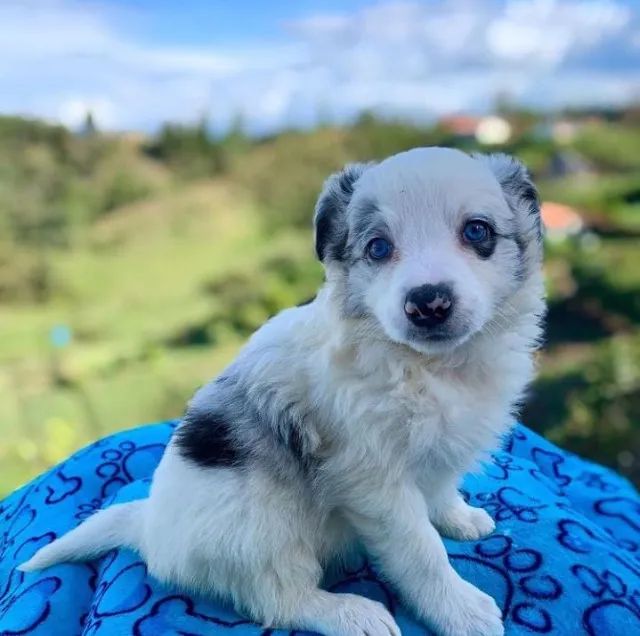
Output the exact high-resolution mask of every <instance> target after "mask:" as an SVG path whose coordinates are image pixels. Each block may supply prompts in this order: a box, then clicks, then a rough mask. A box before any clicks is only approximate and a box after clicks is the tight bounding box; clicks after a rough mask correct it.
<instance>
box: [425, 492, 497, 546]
mask: <svg viewBox="0 0 640 636" xmlns="http://www.w3.org/2000/svg"><path fill="white" fill-rule="evenodd" d="M434 517H435V518H434V519H433V520H432V521H433V524H434V525H435V526H436V528H437V529H438V531H439V532H440V534H442V535H443V536H445V537H449V538H450V539H457V540H458V541H475V540H476V539H482V537H486V536H487V535H488V534H491V533H492V532H493V531H494V530H495V529H496V524H495V522H494V521H493V519H492V518H491V516H490V515H489V513H487V512H486V511H485V510H483V509H482V508H474V507H473V506H470V505H468V504H466V503H465V502H463V501H460V502H459V503H458V504H457V505H455V506H454V507H452V508H450V509H448V510H442V511H439V513H438V514H437V515H435V516H434Z"/></svg>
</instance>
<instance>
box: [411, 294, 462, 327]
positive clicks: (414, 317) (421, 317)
mask: <svg viewBox="0 0 640 636" xmlns="http://www.w3.org/2000/svg"><path fill="white" fill-rule="evenodd" d="M453 300H454V298H453V291H452V290H451V287H449V285H445V284H443V283H441V284H439V285H422V286H421V287H414V288H413V289H411V290H409V293H408V294H407V297H406V298H405V301H404V313H405V314H406V315H407V318H408V319H409V320H410V321H411V322H412V323H413V324H414V325H416V326H417V327H435V326H437V325H441V324H442V323H443V322H445V321H446V320H447V318H448V317H449V315H450V314H451V310H452V309H453Z"/></svg>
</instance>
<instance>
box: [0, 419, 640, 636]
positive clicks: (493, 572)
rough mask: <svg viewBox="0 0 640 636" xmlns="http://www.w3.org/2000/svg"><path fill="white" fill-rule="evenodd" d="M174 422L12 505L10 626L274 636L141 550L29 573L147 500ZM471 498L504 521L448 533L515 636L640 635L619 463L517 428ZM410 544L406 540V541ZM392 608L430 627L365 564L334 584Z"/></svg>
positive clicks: (630, 503) (639, 595) (639, 599)
mask: <svg viewBox="0 0 640 636" xmlns="http://www.w3.org/2000/svg"><path fill="white" fill-rule="evenodd" d="M175 426H176V422H165V423H161V424H155V425H151V426H146V427H142V428H137V429H134V430H131V431H125V432H123V433H118V434H116V435H113V436H111V437H108V438H105V439H102V440H100V441H98V442H96V443H95V444H93V445H91V446H89V447H88V448H86V449H84V450H82V451H80V452H78V453H76V454H75V455H73V456H72V457H70V458H69V459H68V460H67V461H66V462H64V463H63V464H61V465H59V466H57V467H55V468H53V469H52V470H50V471H49V472H47V473H46V474H44V475H42V476H41V477H39V478H37V479H36V480H34V481H33V482H32V483H30V484H28V485H27V486H25V487H23V488H22V489H20V490H18V491H17V492H15V493H14V494H12V495H11V496H9V497H8V498H7V499H5V500H4V501H3V502H2V503H1V504H0V634H2V635H3V636H10V635H11V636H12V635H17V634H28V635H33V636H39V635H46V636H57V635H61V636H72V635H73V634H83V635H97V634H100V635H103V634H122V635H124V634H136V635H140V636H148V635H149V636H151V635H154V636H157V635H159V634H188V635H190V636H199V635H205V634H229V635H230V636H231V634H232V636H244V635H251V636H253V635H256V636H257V635H261V634H262V635H264V636H266V635H267V634H272V633H276V632H272V631H271V630H265V629H263V628H261V627H259V626H257V625H254V624H252V623H250V622H248V621H247V620H245V619H243V618H242V617H240V616H238V615H237V614H236V613H235V612H234V611H233V609H231V608H230V607H227V606H223V605H220V604H217V603H215V602H213V601H211V600H207V599H202V598H192V597H189V596H187V595H185V594H184V593H183V592H182V591H181V590H179V589H173V588H171V587H167V586H165V585H162V584H160V583H158V582H157V581H155V580H154V579H153V578H152V577H150V576H148V575H147V572H146V568H145V565H144V563H143V562H141V561H140V559H139V557H138V556H137V555H136V554H134V553H133V552H129V551H126V550H120V551H118V552H111V553H109V554H107V555H106V556H104V557H103V558H102V559H100V560H98V561H96V562H94V563H86V564H64V565H58V566H55V567H52V568H50V569H48V570H46V571H44V572H36V573H30V574H23V573H21V572H18V571H17V570H16V566H17V565H18V564H20V563H21V562H23V561H25V560H26V559H28V558H29V557H30V556H31V555H32V554H33V553H34V552H35V551H36V550H37V549H38V548H40V547H41V546H43V545H45V544H46V543H48V542H50V541H52V540H53V539H54V538H55V537H58V536H60V535H61V534H63V533H64V532H66V531H67V530H69V529H70V528H73V527H74V526H75V525H76V524H78V523H80V522H81V521H82V520H83V519H85V518H86V517H88V516H89V515H91V514H93V513H94V512H95V511H96V510H98V509H99V508H101V507H104V506H108V505H109V504H111V503H114V502H118V501H128V500H131V499H136V498H140V497H144V496H145V494H146V493H147V490H148V488H149V483H150V480H151V476H152V473H153V470H154V468H155V467H156V465H157V464H158V462H159V460H160V457H161V455H162V452H163V450H164V447H165V445H166V443H167V441H168V439H169V437H170V436H171V433H172V431H173V429H174V428H175ZM464 494H465V496H466V497H467V498H468V500H469V501H470V503H471V504H473V505H476V506H482V507H484V508H485V509H486V510H487V511H488V512H489V513H490V514H491V515H492V516H493V517H494V519H496V521H497V529H496V531H495V533H494V534H492V535H491V536H489V537H487V538H485V539H484V540H480V541H475V542H458V541H450V540H446V541H445V543H446V546H447V550H448V552H449V557H450V560H451V563H452V564H453V566H454V567H455V568H456V569H457V570H458V571H459V572H460V574H461V575H462V576H464V577H465V578H466V579H468V580H469V581H472V582H473V583H474V584H475V585H477V586H478V587H480V588H481V589H483V590H484V591H485V592H487V593H489V594H491V595H492V596H493V597H494V598H495V599H496V600H497V602H498V605H499V606H500V607H501V608H502V610H503V614H504V616H505V621H506V628H507V629H506V631H507V634H563V635H567V636H569V635H570V636H575V635H576V634H598V635H612V636H613V635H620V634H622V635H625V636H631V635H632V634H640V497H639V496H638V493H637V492H636V491H635V490H634V488H633V487H632V486H631V485H630V484H629V483H628V482H627V481H625V480H624V479H622V478H621V477H619V476H617V475H616V474H614V473H612V472H611V471H609V470H607V469H604V468H601V467H599V466H596V465H593V464H590V463H588V462H585V461H584V460H582V459H579V458H578V457H575V456H573V455H571V454H569V453H567V452H564V451H562V450H559V449H558V448H557V447H555V446H553V445H552V444H550V443H549V442H547V441H545V440H544V439H542V438H541V437H539V436H538V435H536V434H535V433H533V432H531V431H529V430H528V429H526V428H524V427H523V426H517V427H516V428H515V429H514V431H513V433H512V435H511V436H510V437H509V438H508V439H507V441H506V442H505V444H504V447H503V450H501V451H500V452H497V453H495V454H494V455H493V457H492V461H491V462H490V463H488V464H487V465H486V470H485V472H484V474H482V475H477V476H469V477H467V478H466V480H465V482H464ZM399 549H401V546H399ZM328 587H330V588H331V589H333V590H335V591H345V592H346V591H349V592H355V593H358V594H363V595H365V596H369V597H371V598H374V599H376V600H380V601H382V602H384V603H385V605H386V606H387V607H388V608H389V610H390V611H391V612H392V614H394V616H395V617H396V620H397V621H398V624H399V625H400V628H401V630H402V633H403V634H405V635H413V634H425V633H428V632H427V631H426V630H425V628H424V627H423V626H421V625H420V624H418V623H417V622H416V621H415V620H413V619H412V618H411V616H410V615H409V614H408V613H407V611H406V610H405V609H404V608H403V607H402V606H401V605H400V604H399V603H398V601H397V599H396V597H395V596H394V595H393V592H392V591H391V590H390V589H389V587H388V586H387V585H386V584H385V583H383V582H381V581H380V580H379V579H378V578H377V576H376V574H375V572H374V570H373V569H372V568H371V567H370V566H369V565H368V564H367V563H366V562H365V561H363V563H362V564H361V567H360V568H359V569H357V570H355V571H350V572H344V573H343V575H342V578H341V579H340V580H337V581H332V582H329V583H328Z"/></svg>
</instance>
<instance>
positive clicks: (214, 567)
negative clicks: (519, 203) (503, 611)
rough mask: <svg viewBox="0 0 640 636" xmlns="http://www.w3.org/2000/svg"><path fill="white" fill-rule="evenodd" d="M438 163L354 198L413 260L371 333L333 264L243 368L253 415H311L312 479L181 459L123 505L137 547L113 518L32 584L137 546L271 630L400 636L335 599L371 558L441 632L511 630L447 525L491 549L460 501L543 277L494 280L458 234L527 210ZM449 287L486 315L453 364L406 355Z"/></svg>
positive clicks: (90, 527)
mask: <svg viewBox="0 0 640 636" xmlns="http://www.w3.org/2000/svg"><path fill="white" fill-rule="evenodd" d="M437 150H438V149H436V150H430V151H412V152H413V154H412V153H411V152H410V153H405V154H403V155H400V156H399V158H392V159H391V160H388V162H383V163H382V164H380V165H378V166H376V167H374V168H372V169H371V170H370V171H368V172H365V173H364V175H363V176H362V177H361V180H360V181H358V183H357V187H356V190H355V192H354V200H356V199H357V197H362V196H364V195H365V194H367V195H371V196H375V197H376V200H377V201H378V202H379V203H380V206H381V207H382V208H384V213H385V216H386V218H387V219H388V220H389V224H390V225H391V226H392V227H393V228H394V229H395V232H396V233H397V236H398V237H399V238H398V239H397V241H398V244H399V246H400V247H401V250H402V252H401V254H400V258H399V260H398V261H397V262H396V263H394V264H390V265H389V268H388V269H387V270H386V271H385V272H382V271H381V273H380V275H379V276H377V277H375V279H374V280H373V281H372V282H369V283H367V288H366V294H365V298H366V300H365V302H366V303H367V306H368V308H369V310H370V312H371V316H373V319H369V320H365V321H362V320H359V319H357V318H345V317H344V316H343V315H342V314H341V306H342V302H343V297H344V293H345V291H344V287H343V285H342V282H343V281H342V278H341V276H342V274H341V271H340V265H339V264H338V263H333V262H328V263H325V264H326V267H327V283H326V285H325V286H324V287H323V289H322V290H321V291H320V293H319V295H318V297H317V298H316V300H315V301H314V302H313V303H311V304H310V305H307V306H304V307H300V308H294V309H288V310H285V311H283V312H282V313H281V314H279V315H278V316H277V317H275V318H274V319H272V320H270V321H269V322H268V323H267V324H266V325H264V326H263V327H262V328H261V329H260V330H259V331H258V332H257V333H256V334H255V335H254V336H253V337H252V338H251V339H250V341H249V343H248V344H247V345H246V347H245V348H244V349H243V351H242V352H241V354H240V356H239V357H238V359H237V360H236V361H235V362H234V365H233V367H232V368H233V371H234V373H236V374H239V375H240V376H242V377H243V378H245V380H246V386H247V387H249V388H248V390H247V396H246V397H247V400H250V401H251V403H252V404H257V405H258V407H259V408H260V409H262V410H264V411H265V412H266V411H268V410H269V409H272V410H273V409H276V410H277V408H278V405H283V404H291V403H295V404H304V405H306V406H307V407H308V408H309V410H311V411H312V412H313V413H314V416H313V417H312V418H310V419H309V420H307V421H305V426H306V430H305V435H306V439H307V443H308V449H307V450H308V451H309V452H310V453H311V454H312V455H313V456H314V457H315V458H318V459H319V468H318V471H317V473H316V474H315V477H314V479H313V481H312V482H310V481H307V480H305V479H291V478H290V477H287V476H286V475H280V474H278V473H275V472H274V471H271V470H268V469H266V468H265V467H264V466H263V465H261V464H260V463H259V462H247V463H246V464H244V465H243V466H242V467H240V468H237V469H236V468H234V469H229V468H207V469H205V468H202V467H199V466H197V465H195V464H192V463H190V462H188V461H186V460H185V459H184V458H183V457H182V456H181V455H180V453H179V452H178V450H177V448H176V445H175V444H171V445H170V446H169V447H168V449H167V452H166V454H165V456H164V457H163V459H162V461H161V463H160V465H159V467H158V469H157V471H156V473H155V475H154V480H153V484H152V488H151V493H150V495H149V498H148V499H147V500H145V502H144V503H140V504H133V505H129V506H130V507H129V508H126V506H127V505H125V508H120V510H121V511H122V510H125V511H127V515H128V518H129V519H130V523H132V524H135V531H134V530H131V531H127V532H126V533H125V532H124V531H114V530H113V527H112V528H111V530H110V529H109V526H110V523H109V519H108V518H107V515H109V514H112V515H113V519H116V518H117V517H118V515H115V514H113V513H112V512H110V511H112V510H114V508H112V509H110V510H107V511H103V512H99V513H98V514H97V515H96V516H95V517H92V518H91V519H90V520H89V521H88V522H86V523H85V524H83V525H81V526H80V527H79V528H78V529H76V530H73V531H72V532H71V533H70V534H68V535H67V536H65V537H63V538H62V539H60V540H58V541H56V542H54V543H53V544H51V545H49V546H47V547H45V548H43V549H42V550H41V551H40V552H38V553H37V554H36V556H35V557H33V559H32V560H31V561H29V562H28V563H26V564H24V565H23V566H22V569H23V570H25V571H29V570H32V569H37V568H41V567H47V566H48V565H52V564H54V563H57V562H59V561H61V560H66V559H85V558H91V557H93V556H95V555H96V554H97V553H99V552H101V551H103V550H104V549H107V548H110V547H113V546H114V545H117V544H121V545H126V546H129V547H134V548H135V549H137V550H138V551H139V552H140V554H141V555H142V557H143V558H144V560H145V561H146V563H147V564H148V567H149V571H150V572H151V574H153V575H154V576H156V577H157V578H159V579H161V580H163V581H167V582H170V583H174V584H177V585H179V586H183V587H185V588H188V589H190V590H194V591H197V592H200V593H205V594H212V595H217V596H221V597H224V598H228V599H230V600H231V601H232V602H233V603H234V605H235V607H236V608H237V609H238V611H240V612H242V613H244V614H246V615H248V616H250V617H251V618H253V619H254V620H257V621H259V622H261V623H263V624H265V625H270V626H275V627H281V628H295V629H308V630H313V631H317V632H321V633H325V634H331V635H334V634H336V635H339V636H356V635H357V636H363V635H364V634H368V635H369V636H379V635H385V636H388V634H394V635H395V634H399V630H398V627H397V625H396V624H395V621H394V619H393V618H392V617H391V615H390V614H389V613H388V612H387V611H386V610H385V609H384V608H383V607H382V606H381V605H379V604H377V603H373V602H372V601H369V600H367V599H363V598H359V597H357V596H352V595H337V594H331V593H328V592H324V591H321V590H320V588H319V585H320V582H321V578H322V574H323V569H324V568H325V567H326V566H327V565H328V564H330V563H331V562H332V561H335V560H336V558H339V557H341V556H342V557H344V556H345V555H347V554H348V553H349V552H350V550H351V549H353V546H354V545H357V544H359V543H362V544H364V547H365V548H366V550H367V551H368V553H369V555H370V556H371V558H372V559H373V560H374V561H375V563H376V564H377V566H378V567H379V568H380V570H381V571H382V573H383V574H384V576H385V577H386V578H387V579H388V580H390V581H391V583H392V584H393V585H394V586H395V588H396V590H397V591H398V593H399V594H400V595H401V597H402V599H403V601H404V602H405V603H406V604H407V605H408V606H409V607H410V608H411V610H412V611H413V612H414V613H415V614H416V616H417V617H418V618H419V619H420V620H422V621H424V622H425V623H426V624H428V625H429V627H430V628H431V629H433V630H434V631H435V632H437V633H438V634H441V635H445V636H481V635H482V636H487V635H489V636H498V635H500V634H502V633H503V626H502V622H501V619H500V610H499V609H498V607H497V606H496V604H495V602H494V601H493V599H491V598H490V597H489V596H487V595H486V594H484V593H483V592H481V591H480V590H478V589H477V588H475V587H474V586H472V585H471V584H469V583H467V582H466V581H464V580H463V579H461V578H460V577H459V576H458V574H457V573H456V572H455V571H454V569H453V568H452V567H451V565H450V564H449V562H448V559H447V555H446V552H445V549H444V546H443V544H442V541H441V539H440V537H439V535H438V532H437V531H436V528H437V529H438V530H439V531H440V532H442V533H443V534H446V535H448V536H451V537H454V538H457V539H478V538H480V537H482V536H484V535H486V534H488V533H490V532H491V531H492V530H493V528H494V527H495V526H494V523H493V521H492V520H491V518H490V517H489V515H487V514H486V512H484V511H482V510H478V509H475V508H472V507H470V506H468V505H467V504H466V503H465V502H464V501H463V499H462V498H461V496H460V495H459V493H458V491H457V486H458V483H459V480H460V478H461V476H462V475H463V474H464V473H465V472H467V471H469V470H470V469H473V468H474V465H475V462H476V461H477V459H478V457H479V453H481V452H482V451H486V450H487V449H490V448H492V447H494V446H495V445H496V443H497V440H498V438H499V436H500V435H501V434H503V433H504V432H505V431H506V430H507V427H508V426H509V423H510V420H511V412H512V409H513V408H514V403H515V402H516V401H517V400H519V399H520V397H521V395H522V391H523V389H524V387H525V386H526V385H527V383H528V382H529V381H530V380H531V377H532V373H533V364H532V355H531V354H532V350H533V349H534V347H535V343H536V341H537V338H538V335H539V326H538V323H539V316H540V314H541V313H542V311H543V301H542V300H541V298H542V282H541V274H540V271H539V266H538V265H536V267H535V268H534V270H532V271H530V272H529V273H528V275H527V276H526V279H525V280H524V281H523V282H520V283H517V282H516V281H507V280H505V276H504V274H502V273H501V272H502V270H501V269H500V268H501V267H507V263H508V262H509V260H508V259H510V258H512V257H513V255H512V254H511V253H510V252H509V248H508V247H504V250H506V251H505V252H504V253H497V258H498V265H495V264H494V265H492V264H491V262H490V260H489V261H487V262H480V261H478V259H477V258H475V257H474V256H473V255H471V254H469V253H467V252H465V251H464V250H462V249H461V248H460V247H459V246H458V245H457V244H456V242H455V228H454V229H452V227H453V226H454V225H455V223H454V221H455V219H456V218H457V217H458V216H459V215H460V214H461V210H464V209H466V208H468V207H470V206H475V207H474V209H475V210H478V209H480V208H481V209H482V210H486V211H487V212H490V213H491V214H493V215H494V216H497V222H498V223H503V222H504V223H506V222H507V220H508V219H509V218H511V217H513V211H512V210H510V209H509V207H508V205H507V201H506V200H505V197H504V196H503V193H502V191H501V188H500V186H499V184H498V182H497V180H496V178H495V177H494V175H493V173H492V172H491V171H490V169H489V168H488V167H487V166H486V165H485V164H484V163H482V162H481V161H479V160H476V159H470V158H469V157H466V156H465V155H462V154H461V153H452V152H451V151H446V150H441V151H440V152H438V151H437ZM425 152H426V154H425ZM394 159H395V161H394ZM416 210H419V211H420V214H418V213H417V212H416ZM425 216H428V218H429V223H428V224H425V223H424V222H423V221H422V220H421V219H423V218H424V217H425ZM499 259H502V265H500V264H499V263H500V260H499ZM444 276H446V277H447V278H448V279H450V280H453V281H454V283H455V284H456V288H457V290H458V292H459V294H460V297H461V301H460V302H461V303H462V304H463V305H464V307H465V308H466V310H467V311H468V312H469V315H470V316H471V317H472V324H471V327H470V329H469V331H468V333H465V334H464V336H463V337H461V338H460V339H459V340H458V341H457V342H455V343H454V344H453V345H451V346H449V347H446V348H443V347H442V346H441V347H438V348H433V349H430V348H429V347H427V346H425V345H424V343H422V344H415V343H412V342H407V341H405V338H404V336H403V335H402V332H401V329H400V326H399V325H400V324H401V322H402V320H403V319H404V318H403V316H402V313H401V311H402V303H401V302H400V299H401V297H403V294H405V293H406V290H407V289H408V288H409V287H411V286H412V285H420V284H423V283H425V282H434V283H436V282H438V281H439V280H441V279H442V277H444ZM274 386H276V387H279V389H278V390H279V393H278V397H277V403H276V404H275V405H274V403H273V399H274V398H273V392H272V391H270V390H269V389H270V387H274ZM216 390H217V389H216V387H215V385H213V384H212V385H209V386H208V387H205V388H204V389H202V390H201V391H200V392H199V393H198V394H196V396H195V398H194V400H193V402H192V406H193V405H195V406H198V405H203V406H206V405H207V403H208V401H210V400H213V399H214V393H215V391H216ZM134 506H135V507H134ZM134 512H135V513H136V514H135V521H134V519H133V516H132V515H133V513H134ZM122 514H124V513H122ZM100 520H104V523H101V522H100ZM114 532H115V534H114ZM120 535H122V536H120ZM125 535H126V536H125ZM129 535H131V536H129Z"/></svg>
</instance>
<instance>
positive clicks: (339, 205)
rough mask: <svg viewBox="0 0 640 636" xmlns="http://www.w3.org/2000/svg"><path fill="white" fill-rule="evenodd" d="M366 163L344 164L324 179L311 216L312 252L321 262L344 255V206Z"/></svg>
mask: <svg viewBox="0 0 640 636" xmlns="http://www.w3.org/2000/svg"><path fill="white" fill-rule="evenodd" d="M370 165H371V164H366V163H350V164H347V165H346V166H345V167H344V169H343V170H341V171H340V172H336V173H335V174H332V175H331V176H330V177H329V178H328V179H327V180H326V181H325V183H324V187H323V189H322V193H321V194H320V197H319V198H318V202H317V203H316V211H315V216H314V225H315V231H316V254H317V255H318V258H319V259H320V260H321V261H322V262H323V263H326V262H327V261H329V260H335V261H340V260H342V259H343V258H344V252H345V248H346V245H347V234H348V226H347V206H348V205H349V201H350V200H351V196H352V195H353V188H354V186H355V183H356V181H357V180H358V179H359V178H360V177H361V175H362V173H363V172H364V171H365V170H366V169H367V168H368V167H369V166H370Z"/></svg>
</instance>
